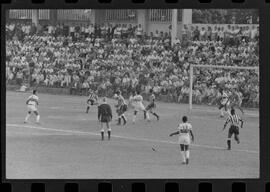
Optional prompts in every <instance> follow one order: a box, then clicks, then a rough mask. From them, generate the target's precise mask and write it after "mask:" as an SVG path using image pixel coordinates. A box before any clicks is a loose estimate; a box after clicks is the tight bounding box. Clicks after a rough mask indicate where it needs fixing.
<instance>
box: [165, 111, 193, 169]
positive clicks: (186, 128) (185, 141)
mask: <svg viewBox="0 0 270 192" xmlns="http://www.w3.org/2000/svg"><path fill="white" fill-rule="evenodd" d="M187 121H188V118H187V116H183V117H182V123H180V124H179V125H178V131H176V132H174V133H171V134H170V137H172V136H173V135H178V134H179V139H178V142H179V144H180V150H181V155H182V158H183V163H182V164H186V165H187V164H188V163H189V154H190V153H189V145H190V143H191V141H192V142H194V135H193V132H192V126H191V124H190V123H188V122H187Z"/></svg>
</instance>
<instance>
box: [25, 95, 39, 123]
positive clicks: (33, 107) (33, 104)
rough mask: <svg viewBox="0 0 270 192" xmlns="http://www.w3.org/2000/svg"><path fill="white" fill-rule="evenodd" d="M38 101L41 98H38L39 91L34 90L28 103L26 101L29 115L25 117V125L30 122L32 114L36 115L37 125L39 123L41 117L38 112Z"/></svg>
mask: <svg viewBox="0 0 270 192" xmlns="http://www.w3.org/2000/svg"><path fill="white" fill-rule="evenodd" d="M38 100H39V98H38V96H37V90H33V94H32V95H31V96H29V97H28V99H27V101H26V105H27V110H28V112H27V115H26V117H25V120H24V123H27V122H28V119H29V117H30V116H31V113H32V112H33V113H34V114H35V115H36V123H39V119H40V115H39V112H38V110H37V106H38Z"/></svg>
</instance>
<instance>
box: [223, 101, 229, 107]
mask: <svg viewBox="0 0 270 192" xmlns="http://www.w3.org/2000/svg"><path fill="white" fill-rule="evenodd" d="M221 105H224V106H225V105H227V106H229V105H230V101H228V100H224V101H221Z"/></svg>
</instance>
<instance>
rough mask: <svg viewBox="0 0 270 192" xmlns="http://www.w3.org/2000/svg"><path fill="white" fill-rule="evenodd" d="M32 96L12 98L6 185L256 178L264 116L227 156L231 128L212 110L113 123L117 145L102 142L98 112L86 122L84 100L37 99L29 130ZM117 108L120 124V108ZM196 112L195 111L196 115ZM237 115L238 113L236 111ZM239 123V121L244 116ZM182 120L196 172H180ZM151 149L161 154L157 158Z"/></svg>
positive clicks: (181, 110) (175, 108) (166, 108)
mask: <svg viewBox="0 0 270 192" xmlns="http://www.w3.org/2000/svg"><path fill="white" fill-rule="evenodd" d="M29 94H30V93H21V92H9V91H8V92H7V93H6V125H7V126H6V177H7V178H8V179H61V178H62V179H101V178H105V179H120V178H130V179H136V178H258V177H259V113H258V111H247V112H246V115H243V119H244V121H245V122H244V128H243V129H240V141H241V143H240V144H236V142H235V141H234V140H232V150H231V151H227V150H226V147H227V146H226V138H227V132H228V128H227V129H226V130H225V131H223V132H222V128H223V125H224V121H225V119H221V118H219V111H218V110H217V108H214V107H207V106H194V107H195V109H194V110H192V112H189V109H188V105H186V104H176V103H157V113H158V114H160V120H159V121H156V119H155V117H154V116H151V115H150V117H151V122H147V121H145V120H143V114H142V113H139V115H138V116H137V121H136V123H135V124H132V122H131V119H132V114H133V113H132V111H131V110H129V111H128V112H127V119H128V123H127V124H126V125H125V126H117V125H116V121H113V122H112V123H111V127H112V138H111V140H110V141H108V140H107V134H105V136H106V137H105V140H104V141H101V138H100V125H99V123H98V121H97V106H94V107H92V108H91V109H90V111H89V113H88V114H86V113H85V110H86V99H87V97H83V96H66V95H65V96H62V95H49V94H38V96H39V99H40V105H39V112H40V115H41V119H40V122H41V124H40V125H38V124H35V123H34V122H35V117H31V119H30V123H28V124H24V123H23V121H24V118H25V115H26V105H25V101H26V100H27V98H28V96H29ZM109 103H110V104H112V105H111V106H112V109H113V112H114V118H115V117H116V114H115V108H114V107H113V106H114V104H115V103H116V101H114V100H109ZM196 107H197V109H196ZM237 112H238V111H237ZM238 114H239V115H241V113H239V112H238ZM183 115H188V117H189V121H190V122H191V124H192V126H193V133H194V135H195V142H194V143H193V144H192V145H191V147H190V148H191V152H190V164H189V165H182V164H181V162H182V159H181V155H180V147H179V146H178V144H177V140H178V136H174V137H169V134H170V133H171V132H174V131H176V129H177V125H178V123H179V122H180V121H181V117H182V116H183ZM152 148H154V149H155V151H154V150H152Z"/></svg>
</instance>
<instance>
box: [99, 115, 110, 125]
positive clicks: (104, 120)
mask: <svg viewBox="0 0 270 192" xmlns="http://www.w3.org/2000/svg"><path fill="white" fill-rule="evenodd" d="M100 121H101V123H109V122H110V121H111V117H110V116H101V118H100Z"/></svg>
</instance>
